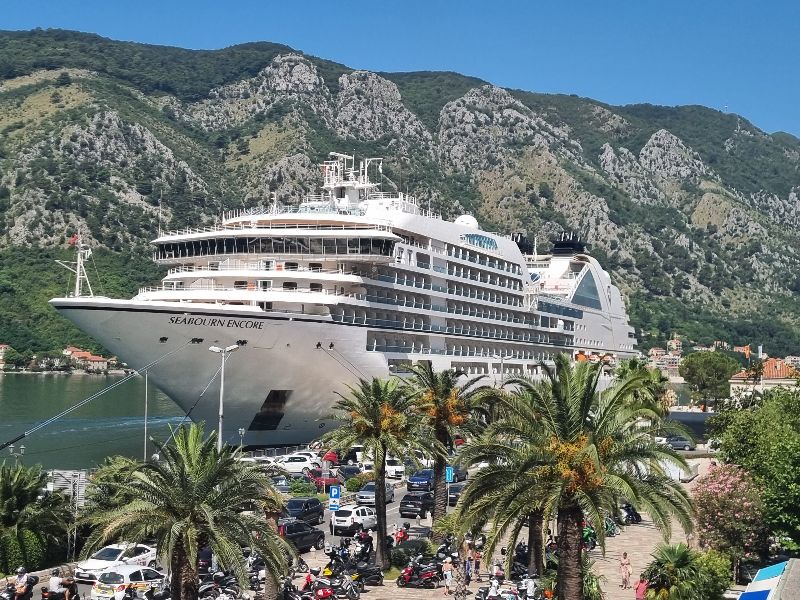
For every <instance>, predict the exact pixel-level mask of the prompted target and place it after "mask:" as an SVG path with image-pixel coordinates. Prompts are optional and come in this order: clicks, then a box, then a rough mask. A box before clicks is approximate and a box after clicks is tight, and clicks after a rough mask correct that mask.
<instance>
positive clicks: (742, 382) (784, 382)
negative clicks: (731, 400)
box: [728, 358, 800, 396]
mask: <svg viewBox="0 0 800 600" xmlns="http://www.w3.org/2000/svg"><path fill="white" fill-rule="evenodd" d="M728 383H730V384H731V396H736V395H738V394H752V393H753V392H754V391H755V392H764V391H766V390H772V389H775V388H779V387H783V388H790V387H798V386H800V371H798V370H797V369H796V368H794V367H793V366H791V365H790V364H788V363H787V362H786V361H784V360H782V359H780V358H768V359H767V360H765V361H764V368H763V371H762V372H761V373H758V372H757V371H756V370H755V369H749V370H748V369H744V370H742V371H739V372H738V373H736V374H734V375H733V376H732V377H731V378H730V379H729V380H728Z"/></svg>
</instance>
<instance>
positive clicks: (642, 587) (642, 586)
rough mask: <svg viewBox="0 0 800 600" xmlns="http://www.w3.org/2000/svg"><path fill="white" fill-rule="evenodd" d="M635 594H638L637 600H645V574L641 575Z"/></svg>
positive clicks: (634, 589) (634, 590) (635, 587)
mask: <svg viewBox="0 0 800 600" xmlns="http://www.w3.org/2000/svg"><path fill="white" fill-rule="evenodd" d="M633 592H634V594H636V600H644V597H645V596H646V595H647V580H646V579H645V578H644V573H642V574H641V575H639V581H637V582H636V585H635V586H634V588H633Z"/></svg>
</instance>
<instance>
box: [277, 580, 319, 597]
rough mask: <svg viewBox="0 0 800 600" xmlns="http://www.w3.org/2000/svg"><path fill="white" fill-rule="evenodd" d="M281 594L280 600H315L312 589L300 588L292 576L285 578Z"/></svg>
mask: <svg viewBox="0 0 800 600" xmlns="http://www.w3.org/2000/svg"><path fill="white" fill-rule="evenodd" d="M280 594H281V595H280V600H313V598H314V595H313V594H312V593H311V592H310V591H306V592H303V591H301V590H298V589H297V587H295V585H294V584H293V583H292V580H291V578H290V577H284V578H283V581H282V583H281V591H280Z"/></svg>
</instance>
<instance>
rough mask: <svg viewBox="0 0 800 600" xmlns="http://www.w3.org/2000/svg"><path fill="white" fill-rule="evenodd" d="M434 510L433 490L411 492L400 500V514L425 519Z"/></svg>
mask: <svg viewBox="0 0 800 600" xmlns="http://www.w3.org/2000/svg"><path fill="white" fill-rule="evenodd" d="M430 512H433V492H411V493H409V494H406V495H405V496H403V499H402V500H400V516H401V517H416V516H417V515H419V517H420V518H422V519H424V518H425V516H426V515H427V514H428V513H430Z"/></svg>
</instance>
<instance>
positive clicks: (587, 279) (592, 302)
mask: <svg viewBox="0 0 800 600" xmlns="http://www.w3.org/2000/svg"><path fill="white" fill-rule="evenodd" d="M572 301H573V302H574V303H575V304H579V305H580V306H588V307H589V308H596V309H602V308H603V306H602V304H601V303H600V294H599V292H598V291H597V284H596V283H595V281H594V276H593V275H592V272H591V271H588V272H587V273H586V275H584V276H583V279H582V280H581V282H580V284H579V285H578V289H576V290H575V295H574V296H573V297H572Z"/></svg>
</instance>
